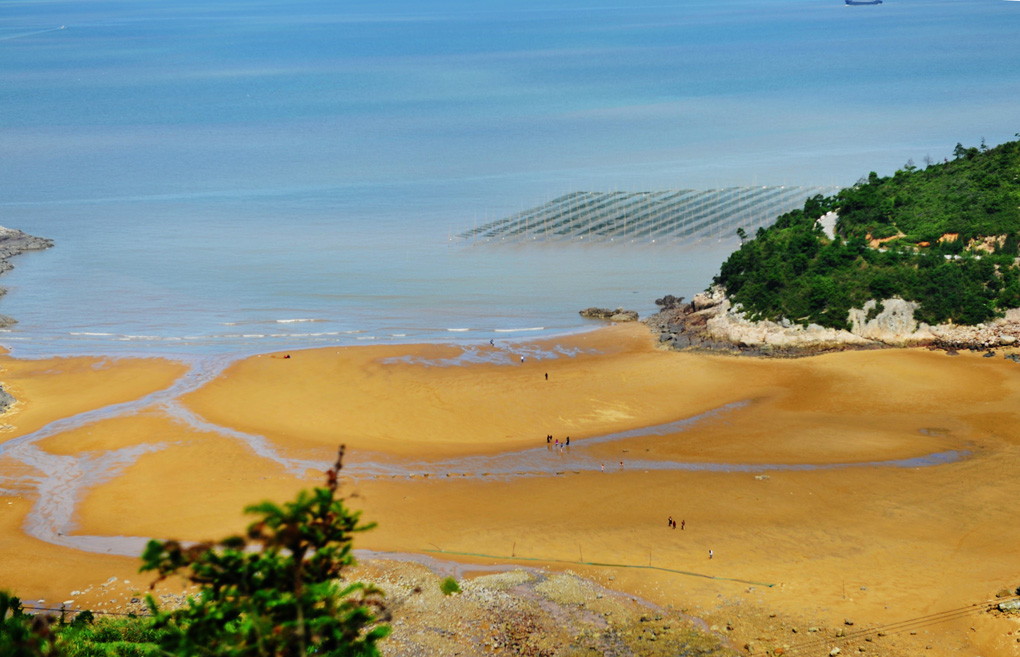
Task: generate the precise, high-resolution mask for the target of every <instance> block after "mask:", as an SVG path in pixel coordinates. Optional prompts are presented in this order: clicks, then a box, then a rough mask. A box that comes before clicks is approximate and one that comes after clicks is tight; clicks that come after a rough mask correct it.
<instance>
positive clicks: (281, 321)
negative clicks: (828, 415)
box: [274, 318, 328, 324]
mask: <svg viewBox="0 0 1020 657" xmlns="http://www.w3.org/2000/svg"><path fill="white" fill-rule="evenodd" d="M274 321H275V322H276V323H277V324H302V323H307V322H325V321H328V320H325V319H315V318H297V319H277V320H274Z"/></svg>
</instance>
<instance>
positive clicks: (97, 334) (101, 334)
mask: <svg viewBox="0 0 1020 657" xmlns="http://www.w3.org/2000/svg"><path fill="white" fill-rule="evenodd" d="M71 335H92V336H98V337H106V338H108V337H110V336H112V335H113V333H96V332H93V331H72V332H71Z"/></svg>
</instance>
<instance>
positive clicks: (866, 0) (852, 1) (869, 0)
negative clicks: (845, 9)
mask: <svg viewBox="0 0 1020 657" xmlns="http://www.w3.org/2000/svg"><path fill="white" fill-rule="evenodd" d="M846 3H847V4H848V5H880V4H882V0H846Z"/></svg>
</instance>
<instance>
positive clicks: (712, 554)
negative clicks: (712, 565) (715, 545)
mask: <svg viewBox="0 0 1020 657" xmlns="http://www.w3.org/2000/svg"><path fill="white" fill-rule="evenodd" d="M714 555H715V553H714V552H712V551H711V550H709V551H708V558H709V559H711V558H712V557H713V556H714Z"/></svg>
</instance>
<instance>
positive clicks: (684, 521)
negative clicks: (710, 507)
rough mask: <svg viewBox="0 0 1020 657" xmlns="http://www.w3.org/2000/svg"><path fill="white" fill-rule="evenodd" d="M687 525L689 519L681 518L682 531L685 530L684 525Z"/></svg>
mask: <svg viewBox="0 0 1020 657" xmlns="http://www.w3.org/2000/svg"><path fill="white" fill-rule="evenodd" d="M686 525H687V521H686V520H681V521H680V531H683V530H684V527H685V526H686Z"/></svg>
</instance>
